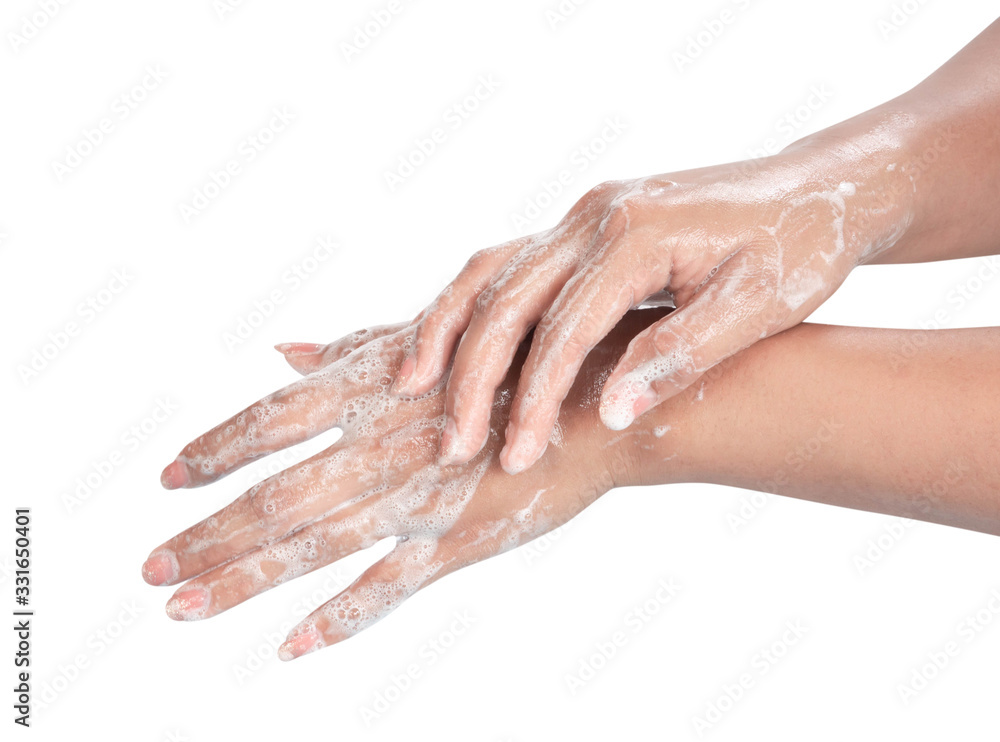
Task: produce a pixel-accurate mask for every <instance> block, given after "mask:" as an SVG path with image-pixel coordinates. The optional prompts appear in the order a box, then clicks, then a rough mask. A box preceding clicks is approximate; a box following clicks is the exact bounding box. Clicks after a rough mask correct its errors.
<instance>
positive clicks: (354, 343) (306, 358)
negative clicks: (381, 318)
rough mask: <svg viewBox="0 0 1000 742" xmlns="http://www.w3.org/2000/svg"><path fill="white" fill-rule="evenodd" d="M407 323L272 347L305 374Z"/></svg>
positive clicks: (325, 365)
mask: <svg viewBox="0 0 1000 742" xmlns="http://www.w3.org/2000/svg"><path fill="white" fill-rule="evenodd" d="M407 325H409V322H400V323H398V324H395V325H380V326H378V327H370V328H367V329H364V330H358V331H357V332H352V333H351V334H350V335H345V336H344V337H342V338H340V339H339V340H335V341H333V342H332V343H329V344H327V345H318V344H316V343H281V344H279V345H275V346H274V349H275V350H276V351H278V352H279V353H281V354H282V355H283V356H284V357H285V360H286V361H288V365H289V366H291V367H292V368H294V369H295V370H296V371H298V372H299V373H300V374H302V375H303V376H306V375H308V374H311V373H313V372H315V371H319V370H320V369H321V368H326V367H327V366H329V365H330V364H331V363H333V362H335V361H339V360H340V359H341V358H344V357H345V356H347V355H349V354H351V353H353V352H354V351H355V350H357V349H358V348H360V347H361V346H362V345H365V344H367V343H370V342H371V341H372V340H376V339H378V338H380V337H384V336H386V335H392V334H393V333H395V332H399V331H400V330H402V329H403V328H404V327H406V326H407Z"/></svg>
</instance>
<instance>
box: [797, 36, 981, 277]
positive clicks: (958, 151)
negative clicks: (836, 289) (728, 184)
mask: <svg viewBox="0 0 1000 742" xmlns="http://www.w3.org/2000/svg"><path fill="white" fill-rule="evenodd" d="M803 149H805V150H812V149H815V150H816V151H817V153H822V156H832V157H833V158H834V159H836V160H838V161H839V165H840V167H841V172H842V175H843V177H844V178H845V179H847V180H851V173H852V172H856V173H858V174H859V175H860V176H861V177H862V178H866V179H869V180H878V181H879V185H878V188H877V193H875V194H874V196H873V197H872V198H870V199H869V200H868V202H867V203H865V204H863V205H861V206H860V208H858V209H857V211H856V212H855V213H852V214H849V215H848V219H849V221H850V222H851V223H852V227H853V229H854V230H856V231H858V232H860V233H862V234H864V233H866V232H869V231H871V229H870V228H871V225H872V223H874V225H875V226H876V227H877V226H878V225H879V222H880V221H882V220H883V219H884V218H885V216H887V215H888V216H889V217H890V218H889V221H890V222H892V221H893V219H894V218H895V217H894V216H893V215H894V214H896V213H899V214H902V215H903V217H904V219H905V222H904V224H903V228H902V229H901V230H900V231H899V235H900V236H899V238H898V239H897V240H895V241H892V240H890V241H889V242H890V244H888V245H887V246H886V247H885V249H884V250H879V249H875V250H873V251H872V252H871V254H870V255H868V256H865V257H864V258H863V259H862V262H871V263H904V262H918V261H927V260H944V259H950V258H960V257H970V256H976V255H990V254H995V253H997V252H998V251H1000V208H998V205H1000V204H998V195H997V194H998V193H1000V21H997V22H995V23H993V24H992V25H990V26H989V27H988V28H987V29H986V30H985V31H983V32H982V33H981V34H980V35H979V36H978V37H977V38H975V39H974V40H973V41H972V42H970V43H969V44H968V45H967V46H966V47H965V48H964V49H962V50H961V51H960V52H959V53H958V54H956V55H955V56H954V57H952V58H951V59H950V60H949V61H948V62H947V63H945V64H944V65H943V66H942V67H940V68H939V69H938V70H937V71H936V72H934V74H932V75H931V76H930V77H928V78H927V79H926V80H924V81H923V82H922V83H920V84H919V85H917V86H916V87H915V88H913V89H912V90H910V91H908V92H906V93H904V94H903V95H901V96H899V97H897V98H895V99H893V100H891V101H888V102H887V103H885V104H883V105H881V106H879V107H877V108H874V109H872V110H870V111H867V112H865V113H863V114H860V115H859V116H855V117H854V118H851V119H849V120H847V121H845V122H843V123H840V124H837V125H835V126H832V127H830V128H828V129H825V130H823V131H821V132H818V133H817V134H814V135H811V136H808V137H806V138H804V139H802V140H800V141H798V142H795V143H793V144H792V145H790V147H789V148H788V151H789V152H797V151H802V150H803ZM880 173H881V175H880ZM875 231H876V232H877V229H876V230H875ZM877 247H878V246H876V248H877Z"/></svg>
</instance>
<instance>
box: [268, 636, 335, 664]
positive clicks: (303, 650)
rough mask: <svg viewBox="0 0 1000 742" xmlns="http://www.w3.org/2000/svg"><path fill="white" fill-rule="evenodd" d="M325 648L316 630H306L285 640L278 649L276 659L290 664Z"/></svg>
mask: <svg viewBox="0 0 1000 742" xmlns="http://www.w3.org/2000/svg"><path fill="white" fill-rule="evenodd" d="M324 646H326V643H325V642H324V641H323V637H322V635H321V634H320V633H319V632H318V631H317V630H316V629H307V630H305V631H303V632H302V633H299V634H296V635H294V636H292V635H291V634H290V635H289V636H288V638H287V639H285V642H284V643H283V644H282V645H281V646H280V647H278V659H280V660H281V661H282V662H290V661H291V660H294V659H298V658H299V657H301V656H303V655H305V654H309V653H310V652H315V651H316V650H318V649H322V648H323V647H324Z"/></svg>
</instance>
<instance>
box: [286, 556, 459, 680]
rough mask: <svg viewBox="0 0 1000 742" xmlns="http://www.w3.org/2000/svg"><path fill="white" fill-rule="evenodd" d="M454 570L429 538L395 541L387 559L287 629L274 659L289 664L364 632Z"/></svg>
mask: <svg viewBox="0 0 1000 742" xmlns="http://www.w3.org/2000/svg"><path fill="white" fill-rule="evenodd" d="M455 566H456V562H455V560H454V559H453V558H452V557H451V556H450V554H449V553H447V551H446V549H444V548H443V547H442V543H441V542H440V541H439V540H438V539H437V538H435V537H433V536H411V537H409V538H407V539H405V540H404V539H400V541H399V542H398V543H397V545H396V548H394V549H393V550H392V551H391V552H389V554H388V555H387V556H385V557H384V558H383V559H381V560H380V561H378V562H376V563H375V564H373V565H372V566H371V567H369V568H368V569H367V570H366V571H365V573H364V574H362V575H361V577H359V578H358V579H357V580H355V581H354V582H353V583H352V584H351V585H350V586H349V587H347V589H345V590H344V591H343V592H341V593H340V594H339V595H337V596H336V597H334V598H333V599H332V600H330V601H328V602H327V603H325V604H323V605H322V606H320V607H319V608H318V609H317V610H315V611H313V613H312V614H310V615H309V616H308V617H306V618H305V619H304V620H303V621H302V622H301V623H300V624H299V625H298V626H296V627H295V628H294V629H292V630H291V631H290V632H289V634H288V638H287V639H286V640H285V643H284V644H282V645H281V646H280V647H279V648H278V657H279V658H280V659H282V660H286V661H287V660H291V659H295V658H296V657H301V656H302V655H304V654H308V653H309V652H314V651H316V650H317V649H321V648H322V647H326V646H329V645H331V644H336V643H337V642H340V641H343V640H344V639H346V638H348V637H350V636H353V635H355V634H357V633H359V632H361V631H364V630H365V629H367V628H368V627H370V626H372V625H373V624H375V623H376V622H378V621H380V620H381V619H383V618H385V616H387V615H388V614H389V613H391V612H392V611H394V610H395V609H396V608H398V607H399V606H400V605H401V604H402V603H403V602H404V601H405V600H406V599H407V598H409V597H410V596H411V595H413V594H414V593H416V592H417V591H418V590H420V589H421V588H423V587H426V586H427V585H429V584H430V583H431V582H433V581H435V580H436V579H439V578H440V577H443V576H444V575H445V574H447V573H448V572H450V571H452V570H453V569H454V568H455Z"/></svg>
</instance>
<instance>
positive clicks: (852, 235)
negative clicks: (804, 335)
mask: <svg viewBox="0 0 1000 742" xmlns="http://www.w3.org/2000/svg"><path fill="white" fill-rule="evenodd" d="M852 146H856V147H858V148H860V151H859V152H853V150H850V149H846V148H844V147H842V146H841V147H840V148H838V146H837V145H835V144H826V145H823V146H801V147H798V148H796V149H793V150H789V151H786V152H783V153H781V154H780V155H776V156H774V157H770V158H766V159H764V160H761V161H758V162H756V163H749V164H748V163H734V164H727V165H719V166H715V167H708V168H703V169H699V170H690V171H686V172H681V173H674V174H668V175H655V176H651V177H646V178H639V179H636V180H627V181H617V182H610V183H604V184H602V185H600V186H598V187H596V188H594V189H593V190H591V191H590V192H589V193H587V194H586V195H585V196H584V197H583V198H582V199H580V201H579V202H578V203H577V204H576V205H575V206H574V207H573V208H572V209H571V210H570V212H569V213H568V214H567V215H566V217H565V218H564V219H563V220H562V221H561V222H560V223H559V224H558V225H557V226H556V227H555V228H554V229H551V230H548V231H546V232H541V233H539V234H535V235H532V236H530V237H525V238H522V239H518V240H513V241H511V242H508V243H506V244H503V245H500V246H499V247H495V248H492V249H489V250H484V251H481V252H478V253H476V254H475V255H473V256H472V258H471V259H470V260H469V262H468V264H467V265H466V266H465V268H464V269H463V270H462V272H461V273H460V274H459V275H458V277H457V278H456V279H455V280H454V281H453V282H452V283H451V284H450V285H449V286H448V287H447V288H446V289H445V290H444V291H443V292H442V293H441V295H440V296H439V297H438V298H437V300H436V301H435V302H434V303H432V304H431V305H430V306H429V307H428V308H427V309H426V310H425V311H424V312H423V314H422V315H421V316H420V317H418V320H417V323H416V343H415V346H414V350H413V353H412V354H411V356H410V357H409V358H408V359H407V360H406V361H405V362H404V363H403V366H402V368H401V370H400V374H399V376H398V377H397V378H396V382H395V386H394V389H395V391H396V392H397V393H399V394H401V395H420V394H422V393H424V392H426V391H427V390H428V389H430V388H432V387H433V386H434V385H435V384H437V383H439V382H440V381H441V380H442V379H444V378H445V370H446V369H448V368H450V375H449V377H448V379H447V385H448V388H447V408H446V414H447V423H446V426H445V431H444V435H443V436H442V442H441V445H442V451H441V458H442V461H443V462H448V463H464V462H466V461H469V460H470V459H471V458H472V457H473V456H475V455H476V453H477V452H478V451H479V450H480V448H481V447H482V446H483V444H484V442H485V441H486V439H487V435H488V431H489V419H490V414H489V413H490V405H491V404H492V400H493V396H494V394H495V392H496V389H497V386H498V385H499V384H500V382H501V381H502V380H503V378H504V377H505V375H506V374H507V371H508V369H509V368H510V366H511V362H512V359H513V357H514V353H515V351H516V350H517V348H518V346H519V345H520V344H521V341H522V340H523V339H524V338H525V337H526V335H527V334H528V333H529V331H531V329H532V328H534V336H533V338H532V340H531V351H530V353H529V355H528V358H527V360H526V362H525V365H524V368H523V369H522V372H521V375H520V381H519V383H518V388H517V394H516V396H515V399H514V403H513V408H512V409H511V416H510V421H509V423H508V424H507V428H506V434H505V438H506V445H505V447H504V449H503V452H502V453H501V455H500V461H501V463H502V464H503V467H504V468H505V469H506V470H507V471H508V472H510V473H517V472H520V471H523V470H524V469H526V468H528V467H529V466H531V465H532V464H533V463H534V462H535V461H537V460H538V458H539V457H540V456H541V455H542V453H543V452H544V450H545V447H546V445H547V444H548V441H549V438H550V435H551V433H552V428H553V425H554V423H555V420H556V418H557V416H558V414H559V409H560V406H561V404H562V403H563V400H564V399H565V397H566V394H567V393H568V391H569V389H570V387H571V386H572V384H573V382H574V379H575V377H576V374H577V372H578V370H579V369H580V367H581V365H582V364H583V362H584V359H585V358H586V357H587V354H588V353H589V352H590V351H591V350H592V349H593V348H594V347H595V346H596V345H597V343H598V342H599V341H600V340H601V339H602V338H603V337H604V336H605V335H606V334H607V333H608V332H609V331H610V330H611V328H613V327H614V326H615V324H616V323H618V322H619V320H621V318H622V317H623V316H624V315H625V313H626V312H628V311H629V309H631V308H633V307H635V306H637V305H639V304H641V303H643V302H644V301H645V300H647V299H648V298H649V297H651V296H653V295H655V294H657V293H658V292H661V291H667V292H669V293H670V294H672V296H673V299H674V301H675V303H676V305H677V307H678V308H679V309H678V311H676V312H674V313H673V314H671V315H670V316H669V317H666V318H664V319H663V320H661V321H660V322H658V323H656V324H654V325H653V326H651V327H649V328H647V329H645V330H644V331H643V332H641V333H639V334H638V335H637V336H636V337H635V338H634V339H632V340H631V343H630V344H629V347H628V351H627V352H626V353H625V355H624V356H623V358H622V360H621V361H620V362H619V363H618V365H617V367H616V368H615V369H614V371H613V372H612V373H611V375H610V377H609V378H608V379H607V382H606V384H605V386H604V390H603V392H602V395H601V406H600V413H601V420H602V421H603V422H604V424H605V425H606V426H607V427H609V428H611V429H612V430H621V429H623V428H626V427H628V426H629V425H631V423H632V421H633V420H634V419H635V417H637V416H638V415H641V414H643V413H644V412H645V411H647V410H649V409H650V408H652V407H655V406H656V405H659V404H660V403H661V402H663V401H664V400H666V399H668V398H670V397H671V396H673V395H675V394H677V393H678V392H680V391H681V390H683V389H685V388H686V387H688V386H689V385H691V384H692V383H693V382H695V381H697V380H698V379H699V377H700V376H701V375H702V374H703V373H704V372H705V371H706V370H707V369H709V368H711V367H713V366H715V365H716V364H718V363H719V362H721V361H722V360H724V359H726V358H728V357H730V356H732V355H733V354H735V353H737V352H738V351H740V350H741V349H743V348H745V347H747V346H749V345H751V344H752V343H754V342H756V341H757V340H759V339H760V338H764V337H767V336H769V335H773V334H775V333H777V332H780V331H781V330H784V329H786V328H788V327H791V326H793V325H795V324H797V323H798V322H800V321H802V320H803V319H804V318H805V317H806V316H807V315H809V314H810V313H811V312H812V311H813V310H815V309H816V308H817V307H818V306H819V305H820V304H821V303H822V302H823V301H824V300H825V299H826V298H827V297H829V296H830V295H831V294H832V293H833V292H834V291H835V290H836V289H837V287H838V286H839V285H840V284H841V282H843V280H844V278H845V277H846V276H847V275H848V273H849V272H850V271H851V270H852V269H853V268H854V267H855V266H856V265H858V264H859V263H860V262H862V261H864V260H866V259H868V258H870V257H871V256H873V255H875V254H876V253H878V251H880V250H882V249H884V248H886V247H888V246H890V245H891V244H893V242H894V241H895V240H897V239H898V238H899V237H900V236H901V235H902V234H903V233H904V232H905V230H906V229H907V227H908V226H909V224H910V222H911V219H912V213H911V212H910V209H909V202H908V197H909V196H910V195H912V188H911V186H912V184H911V182H910V180H909V178H910V176H909V175H908V174H904V173H902V172H901V170H902V168H899V169H897V168H896V167H895V160H894V159H893V158H894V157H899V156H900V155H899V153H898V152H896V151H895V150H893V149H892V148H891V147H886V146H885V145H884V144H883V143H882V140H881V139H879V138H877V137H876V138H874V139H872V140H871V141H868V140H864V139H863V138H862V139H859V140H858V142H852ZM852 152H853V156H852V154H851V153H852ZM748 165H749V166H748ZM897 181H899V183H901V184H902V187H896V184H897V183H896V182H897ZM890 184H892V185H893V187H892V188H890ZM453 354H454V360H453V361H452V355H453Z"/></svg>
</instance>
